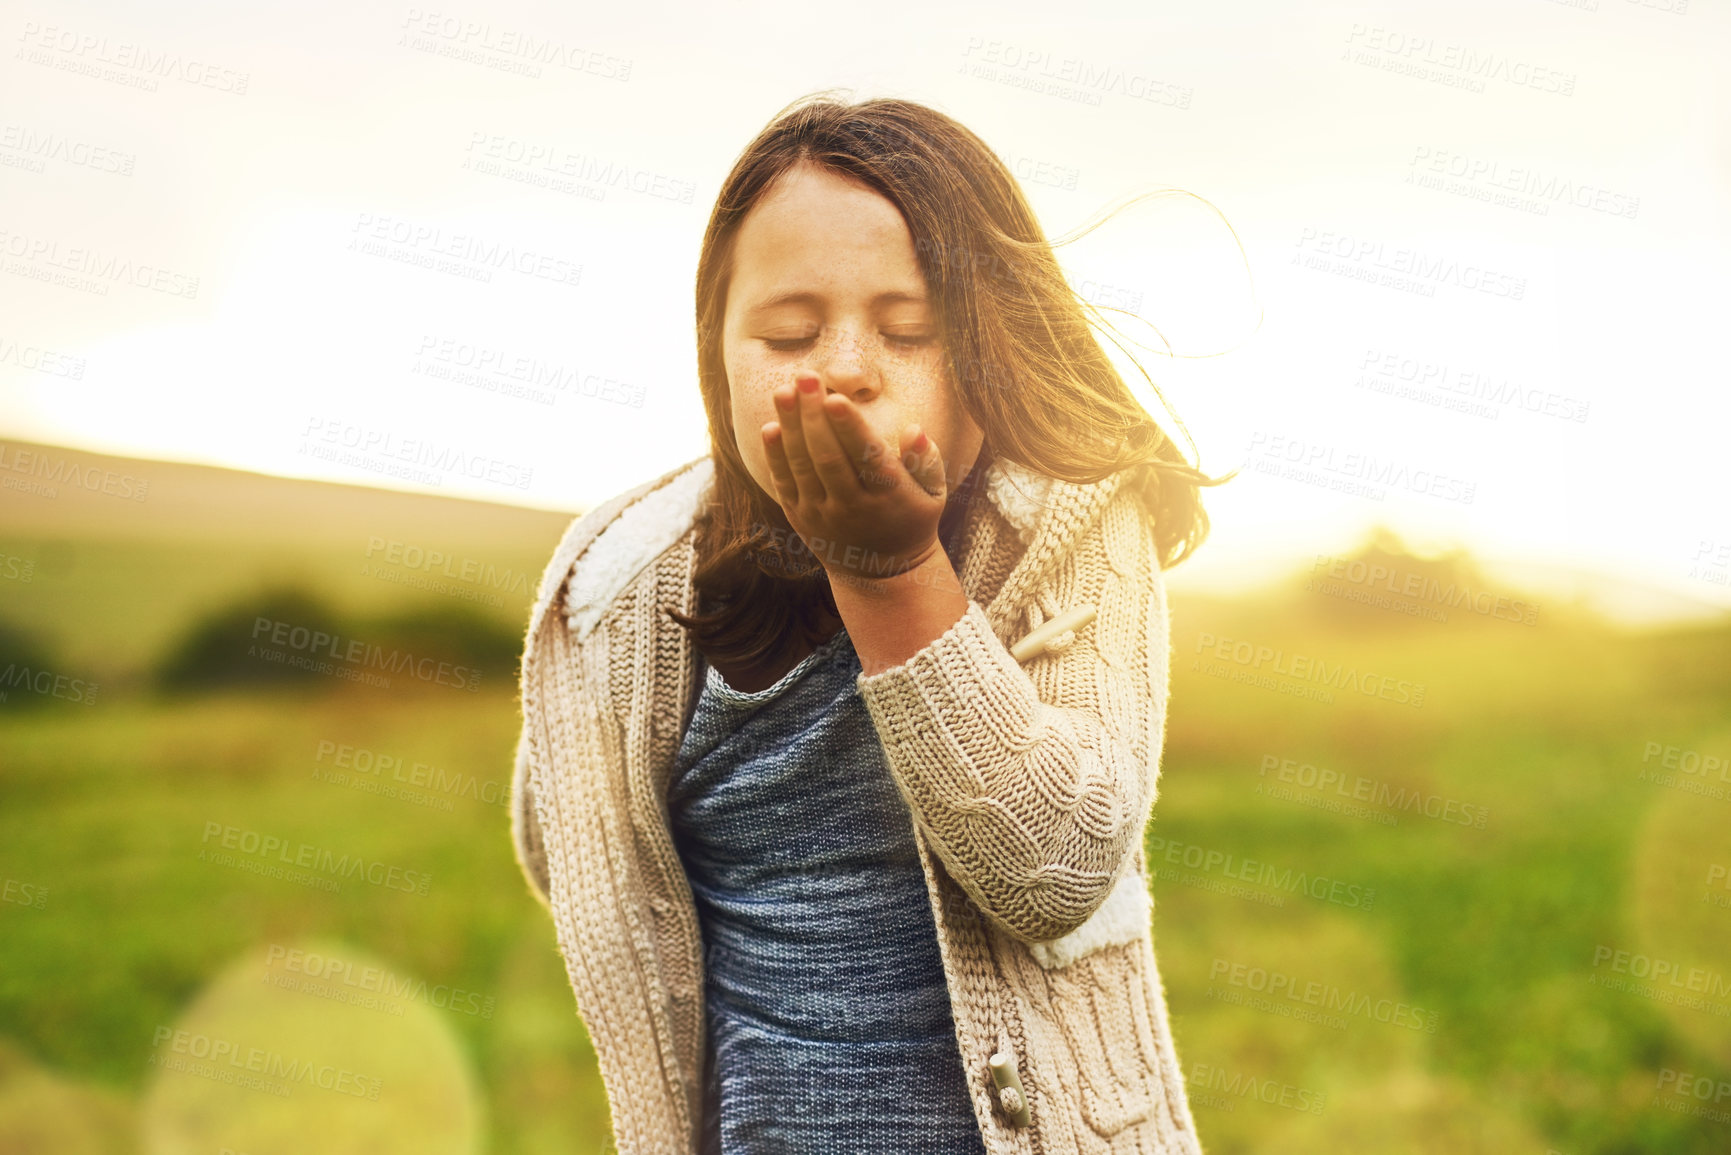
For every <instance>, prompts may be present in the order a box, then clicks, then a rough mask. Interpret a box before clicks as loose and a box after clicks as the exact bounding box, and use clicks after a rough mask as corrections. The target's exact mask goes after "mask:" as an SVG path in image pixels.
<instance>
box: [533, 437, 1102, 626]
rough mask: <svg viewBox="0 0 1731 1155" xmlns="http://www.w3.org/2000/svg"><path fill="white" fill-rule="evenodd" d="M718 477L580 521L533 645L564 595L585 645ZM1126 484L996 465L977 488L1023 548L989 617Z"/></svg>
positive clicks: (537, 614) (555, 574) (673, 477)
mask: <svg viewBox="0 0 1731 1155" xmlns="http://www.w3.org/2000/svg"><path fill="white" fill-rule="evenodd" d="M714 476H715V464H714V461H713V459H712V458H711V457H710V456H709V455H708V454H705V455H704V456H702V457H699V458H696V459H695V460H693V461H689V462H687V463H685V464H684V465H681V466H679V467H678V468H676V469H673V470H670V471H669V472H667V473H664V474H662V475H661V476H660V477H658V478H655V479H654V480H652V481H649V482H645V483H643V484H641V485H639V486H637V487H636V488H634V489H632V490H630V491H627V492H626V493H624V494H620V495H619V496H618V497H616V498H614V499H612V500H611V501H609V502H606V503H604V506H603V507H600V508H598V509H597V510H596V511H594V512H596V513H597V514H598V516H596V517H595V518H593V519H591V518H590V517H589V516H588V515H587V514H585V515H583V516H580V517H578V518H576V519H575V520H574V521H573V522H572V525H571V527H570V528H569V529H568V530H567V531H566V533H565V537H564V540H563V541H561V543H560V547H559V549H558V550H557V551H556V552H555V554H554V557H553V560H552V562H551V563H550V564H549V565H548V567H547V570H546V572H545V574H543V576H542V581H541V589H540V593H539V596H538V597H537V598H536V604H535V607H534V609H533V611H532V612H531V616H530V625H529V636H530V638H531V639H532V638H533V637H534V635H535V632H536V630H537V629H538V628H539V627H540V624H541V620H542V618H543V616H544V615H545V613H546V611H547V609H548V608H549V606H550V604H551V602H552V601H553V600H554V599H555V597H557V596H558V594H559V590H560V589H561V588H563V589H564V590H565V593H564V597H563V602H564V605H563V610H564V616H565V619H566V623H567V625H568V626H569V628H570V629H571V631H572V633H573V635H574V636H575V637H576V638H577V639H578V640H581V639H583V638H585V637H587V636H588V635H589V633H590V632H591V631H592V630H593V629H594V628H595V626H596V625H597V624H599V623H600V621H601V619H602V617H604V616H605V615H606V613H607V610H608V608H609V607H610V606H611V605H612V604H613V602H614V600H615V599H616V598H617V597H618V596H619V594H620V593H621V592H623V591H624V589H625V588H626V587H627V586H628V585H629V584H630V583H631V582H632V581H633V580H634V579H635V578H636V577H637V576H638V575H639V574H641V573H642V572H643V570H644V569H645V568H647V567H648V566H649V564H650V563H651V562H653V561H654V560H655V559H656V558H657V557H659V556H660V555H661V554H662V553H663V552H665V551H666V550H668V549H670V548H672V547H673V546H675V545H677V544H678V543H679V542H680V541H681V540H682V539H683V538H684V537H686V536H687V535H688V534H689V533H691V532H692V529H693V522H694V520H695V519H696V517H697V514H698V512H699V511H700V510H701V509H702V506H703V502H704V501H705V500H706V496H707V493H708V490H709V487H710V485H711V483H712V482H713V479H714ZM1123 476H1124V475H1123V474H1122V473H1119V474H1113V475H1111V476H1109V477H1106V478H1104V479H1103V480H1101V481H1097V482H1093V483H1091V484H1078V483H1075V482H1070V481H1066V480H1064V479H1062V478H1057V477H1051V476H1048V475H1046V474H1044V473H1041V472H1039V471H1037V470H1034V469H1031V468H1029V467H1027V466H1023V465H1019V464H1017V463H1016V462H1013V461H1009V460H1006V459H1005V458H1002V457H994V458H993V460H992V461H991V462H990V464H989V465H988V467H987V470H986V473H985V475H984V477H983V478H982V479H981V480H982V483H983V488H984V490H985V496H986V497H987V499H988V500H989V501H990V503H991V505H992V507H993V508H994V509H995V510H996V511H997V512H998V514H999V515H1000V516H1001V517H1002V518H1003V519H1004V521H1005V522H1007V523H1008V524H1009V525H1010V526H1011V527H1012V528H1013V529H1014V530H1015V532H1016V534H1017V535H1018V537H1020V538H1021V540H1022V542H1023V544H1024V546H1025V549H1024V551H1023V553H1022V556H1021V558H1020V560H1019V561H1018V562H1017V563H1016V566H1015V568H1014V569H1013V570H1012V571H1011V573H1010V575H1009V577H1008V578H1006V580H1005V582H1004V584H1003V586H1002V587H1001V589H1000V590H999V593H998V596H997V597H995V598H993V607H992V608H995V607H997V606H1000V605H1004V606H1008V607H1019V606H1020V605H1023V604H1025V603H1026V602H1027V601H1028V600H1029V599H1030V598H1031V597H1032V595H1033V591H1034V590H1035V589H1036V588H1037V587H1038V585H1039V584H1040V583H1041V582H1042V581H1044V580H1045V578H1046V576H1047V575H1048V574H1049V573H1050V571H1051V570H1052V568H1053V567H1054V566H1055V565H1056V564H1057V563H1058V562H1059V561H1060V560H1061V559H1062V558H1063V556H1064V555H1065V553H1066V552H1067V550H1068V548H1069V547H1070V545H1071V544H1072V543H1073V542H1074V541H1075V540H1076V539H1077V537H1078V536H1079V535H1080V534H1081V533H1082V532H1083V531H1084V530H1086V529H1087V528H1088V526H1089V525H1090V524H1091V523H1092V522H1093V521H1094V520H1095V519H1096V518H1097V517H1098V516H1099V515H1100V513H1101V511H1102V510H1103V509H1104V508H1105V507H1106V505H1107V504H1108V503H1109V502H1110V500H1111V498H1112V497H1113V495H1114V494H1115V493H1116V492H1117V490H1118V488H1119V487H1120V485H1121V484H1122V479H1123ZM607 506H611V507H613V508H612V510H611V512H610V513H609V512H603V510H604V509H605V507H607ZM597 531H598V532H597ZM567 578H569V581H567V580H566V579H567ZM992 616H993V617H994V618H998V617H1000V615H999V614H996V613H994V614H993V615H992Z"/></svg>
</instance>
